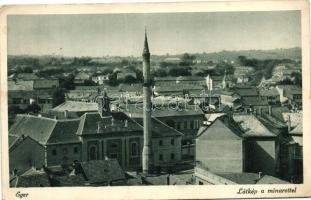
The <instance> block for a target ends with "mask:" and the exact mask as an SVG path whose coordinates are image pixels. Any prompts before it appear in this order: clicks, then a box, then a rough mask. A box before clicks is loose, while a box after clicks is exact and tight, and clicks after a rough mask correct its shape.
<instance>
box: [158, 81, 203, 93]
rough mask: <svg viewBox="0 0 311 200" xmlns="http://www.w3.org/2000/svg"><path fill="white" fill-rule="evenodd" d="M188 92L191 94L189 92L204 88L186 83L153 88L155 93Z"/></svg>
mask: <svg viewBox="0 0 311 200" xmlns="http://www.w3.org/2000/svg"><path fill="white" fill-rule="evenodd" d="M187 90H189V91H190V93H191V90H204V88H203V87H202V86H200V85H194V84H187V83H176V84H170V85H169V86H167V85H161V86H157V85H156V86H155V92H172V91H187Z"/></svg>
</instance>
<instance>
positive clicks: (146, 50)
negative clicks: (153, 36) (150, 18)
mask: <svg viewBox="0 0 311 200" xmlns="http://www.w3.org/2000/svg"><path fill="white" fill-rule="evenodd" d="M146 55H149V56H150V52H149V45H148V38H147V29H146V27H145V41H144V50H143V56H146Z"/></svg>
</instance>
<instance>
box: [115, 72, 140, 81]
mask: <svg viewBox="0 0 311 200" xmlns="http://www.w3.org/2000/svg"><path fill="white" fill-rule="evenodd" d="M125 77H131V78H133V79H136V78H137V77H136V73H135V72H133V71H130V70H122V71H120V72H118V73H117V80H124V79H125Z"/></svg>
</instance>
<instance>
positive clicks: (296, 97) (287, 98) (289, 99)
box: [276, 85, 302, 110]
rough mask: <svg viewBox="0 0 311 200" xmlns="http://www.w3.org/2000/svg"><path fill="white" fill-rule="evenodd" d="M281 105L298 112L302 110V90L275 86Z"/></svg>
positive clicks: (294, 87) (287, 86)
mask: <svg viewBox="0 0 311 200" xmlns="http://www.w3.org/2000/svg"><path fill="white" fill-rule="evenodd" d="M276 89H277V90H278V92H279V94H280V101H281V103H282V104H286V103H287V104H289V105H291V106H292V107H293V108H296V109H298V110H301V109H302V89H301V87H299V86H296V85H277V86H276Z"/></svg>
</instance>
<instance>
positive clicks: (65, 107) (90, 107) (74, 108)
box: [52, 101, 98, 112]
mask: <svg viewBox="0 0 311 200" xmlns="http://www.w3.org/2000/svg"><path fill="white" fill-rule="evenodd" d="M97 110H98V108H97V103H89V102H79V101H65V102H64V103H62V104H60V105H58V106H56V107H54V108H53V109H52V111H56V112H64V111H69V112H82V111H89V112H94V111H97Z"/></svg>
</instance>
